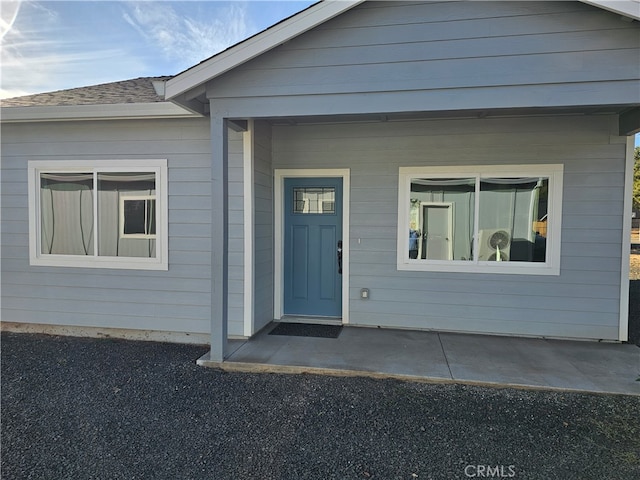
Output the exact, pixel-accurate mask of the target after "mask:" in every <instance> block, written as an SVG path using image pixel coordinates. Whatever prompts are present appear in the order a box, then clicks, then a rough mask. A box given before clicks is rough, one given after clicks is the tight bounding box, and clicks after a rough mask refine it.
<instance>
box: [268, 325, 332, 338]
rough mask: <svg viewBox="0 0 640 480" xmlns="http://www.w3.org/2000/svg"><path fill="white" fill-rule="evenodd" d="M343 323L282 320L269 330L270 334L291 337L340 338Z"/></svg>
mask: <svg viewBox="0 0 640 480" xmlns="http://www.w3.org/2000/svg"><path fill="white" fill-rule="evenodd" d="M340 332H342V325H318V324H312V323H288V322H281V323H278V325H277V326H276V327H275V328H274V329H273V330H271V331H270V332H269V335H288V336H291V337H318V338H338V336H339V335H340Z"/></svg>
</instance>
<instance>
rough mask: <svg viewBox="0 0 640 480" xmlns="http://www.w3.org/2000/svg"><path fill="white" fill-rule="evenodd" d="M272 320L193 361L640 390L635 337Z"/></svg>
mask: <svg viewBox="0 0 640 480" xmlns="http://www.w3.org/2000/svg"><path fill="white" fill-rule="evenodd" d="M275 325H276V324H273V325H272V326H269V327H267V328H266V329H264V330H263V331H262V332H260V333H259V334H257V335H256V336H254V337H252V338H251V339H249V340H246V341H244V342H241V341H233V343H232V345H231V348H230V352H231V353H230V354H229V357H228V358H227V359H226V360H225V362H223V363H216V362H211V361H209V360H208V358H207V356H205V357H203V358H201V359H200V360H199V361H198V363H199V364H200V365H204V366H215V367H219V368H224V369H227V370H255V371H277V372H287V371H289V372H295V373H300V372H317V373H331V374H338V375H345V374H348V375H370V376H388V377H398V378H408V379H415V380H423V381H436V382H460V383H472V384H486V385H499V386H514V387H526V388H547V389H561V390H576V391H585V392H599V393H619V394H630V395H640V381H637V380H638V379H639V378H640V348H638V347H637V346H635V345H629V344H611V343H596V342H584V341H565V340H546V339H536V338H518V337H504V336H491V335H472V334H456V333H438V332H420V331H410V330H395V329H377V328H365V327H349V326H345V327H344V328H343V330H342V333H341V334H340V336H339V337H338V338H335V339H333V338H313V337H297V336H279V335H269V332H270V331H271V330H272V329H273V328H274V327H275Z"/></svg>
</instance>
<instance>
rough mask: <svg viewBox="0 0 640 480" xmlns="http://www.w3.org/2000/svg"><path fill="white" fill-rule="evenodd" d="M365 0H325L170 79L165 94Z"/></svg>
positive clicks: (215, 73)
mask: <svg viewBox="0 0 640 480" xmlns="http://www.w3.org/2000/svg"><path fill="white" fill-rule="evenodd" d="M363 1H365V0H325V1H323V2H319V3H317V4H315V5H313V6H311V7H309V8H308V9H306V10H303V11H302V12H300V13H298V14H296V15H294V16H293V17H290V18H289V19H287V20H285V21H283V22H281V23H279V24H276V25H274V26H273V27H270V28H268V29H267V30H265V31H263V32H262V33H259V34H257V35H255V36H254V37H251V38H249V39H247V40H244V41H242V42H240V43H238V44H236V45H235V46H233V47H230V48H229V49H227V50H225V51H223V52H221V53H219V54H217V55H215V56H214V57H212V58H210V59H209V60H205V61H204V62H202V63H200V64H199V65H196V66H195V67H192V68H190V69H189V70H186V71H185V72H183V73H180V74H178V75H176V76H175V77H173V78H171V79H169V80H168V81H167V83H166V87H165V88H166V90H165V94H166V98H167V99H171V98H174V97H176V96H178V95H180V94H182V93H184V92H186V91H188V90H190V89H192V88H195V87H197V86H199V85H202V84H203V83H205V82H208V81H209V80H211V79H213V78H216V77H218V76H220V75H222V74H223V73H225V72H228V71H229V70H231V69H233V68H235V67H237V66H238V65H242V64H243V63H245V62H247V61H249V60H251V59H253V58H255V57H257V56H259V55H261V54H263V53H265V52H268V51H269V50H271V49H273V48H275V47H277V46H278V45H281V44H283V43H285V42H287V41H289V40H291V39H292V38H295V37H297V36H298V35H300V34H302V33H304V32H306V31H308V30H311V29H312V28H314V27H316V26H318V25H321V24H322V23H324V22H326V21H327V20H330V19H332V18H334V17H336V16H338V15H340V14H341V13H343V12H345V11H347V10H349V9H351V8H353V7H355V6H356V5H359V4H360V3H362V2H363Z"/></svg>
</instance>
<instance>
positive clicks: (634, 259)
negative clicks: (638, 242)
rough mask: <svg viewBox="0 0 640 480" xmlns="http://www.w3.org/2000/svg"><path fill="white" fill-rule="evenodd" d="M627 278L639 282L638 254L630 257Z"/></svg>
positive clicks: (639, 260)
mask: <svg viewBox="0 0 640 480" xmlns="http://www.w3.org/2000/svg"><path fill="white" fill-rule="evenodd" d="M629 278H630V279H631V280H640V254H635V255H631V257H630V268H629Z"/></svg>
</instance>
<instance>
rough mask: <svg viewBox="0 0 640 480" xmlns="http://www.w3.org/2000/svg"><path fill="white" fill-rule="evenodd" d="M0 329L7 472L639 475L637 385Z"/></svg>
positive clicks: (293, 476) (107, 475)
mask: <svg viewBox="0 0 640 480" xmlns="http://www.w3.org/2000/svg"><path fill="white" fill-rule="evenodd" d="M205 351H206V348H203V347H197V346H185V345H174V344H159V343H148V342H129V341H120V340H108V339H81V338H68V337H51V336H43V335H26V334H7V333H5V334H3V335H2V415H1V420H2V437H1V440H2V465H1V467H2V478H3V479H4V480H10V479H21V480H22V479H55V480H60V479H154V480H155V479H172V480H173V479H222V480H226V479H229V480H232V479H233V480H235V479H260V480H268V479H283V480H297V479H321V480H325V479H430V478H433V479H456V478H462V479H464V478H482V477H485V478H486V477H488V476H489V475H488V473H490V474H491V475H492V476H493V478H497V477H498V476H499V475H498V474H501V475H502V477H505V478H518V479H522V478H529V479H541V478H545V479H563V480H568V479H573V478H575V479H607V478H610V479H637V478H640V399H639V398H638V397H628V396H606V395H591V394H578V393H565V392H543V391H532V390H528V391H527V390H514V389H496V388H479V387H471V386H462V385H432V384H421V383H409V382H402V381H397V380H375V379H367V378H338V377H329V376H313V375H275V374H244V373H224V372H221V371H217V370H213V369H205V368H202V367H197V366H196V365H195V360H196V359H197V358H198V357H200V356H201V355H202V354H204V353H205Z"/></svg>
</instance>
